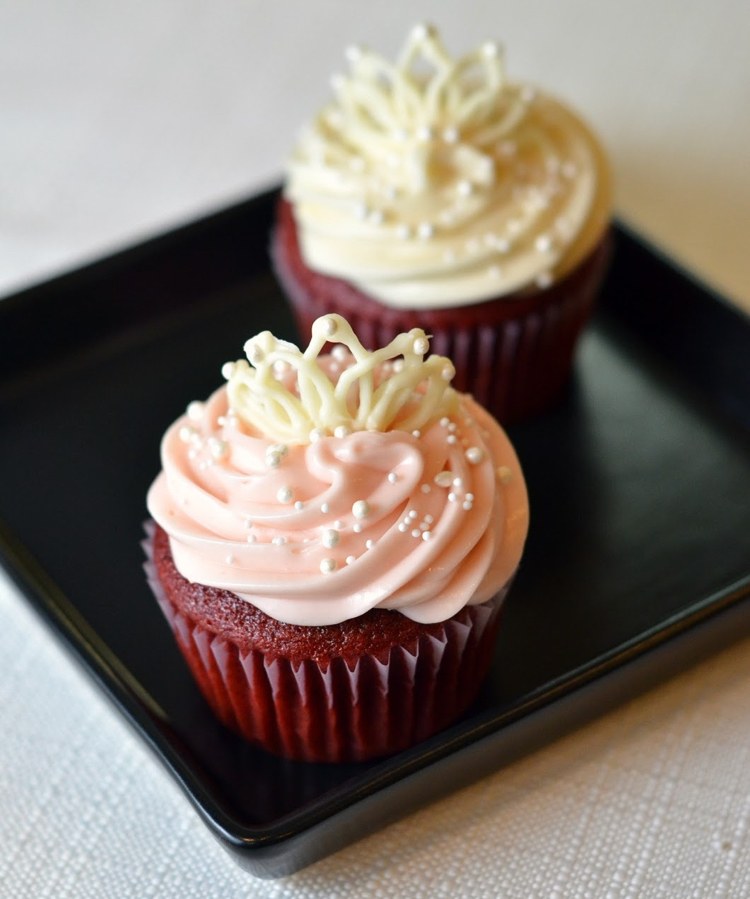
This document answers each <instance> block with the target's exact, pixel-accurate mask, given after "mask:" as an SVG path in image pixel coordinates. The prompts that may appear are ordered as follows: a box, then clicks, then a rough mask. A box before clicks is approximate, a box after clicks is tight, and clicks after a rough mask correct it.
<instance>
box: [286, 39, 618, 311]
mask: <svg viewBox="0 0 750 899" xmlns="http://www.w3.org/2000/svg"><path fill="white" fill-rule="evenodd" d="M347 56H348V60H349V64H350V70H349V73H348V74H347V75H339V76H336V77H335V78H334V81H333V89H334V94H335V97H334V100H333V101H332V102H331V103H330V104H328V105H327V106H326V107H324V108H323V109H322V110H321V111H320V113H319V114H318V115H317V116H316V117H315V118H314V120H313V121H312V123H311V124H310V125H309V127H308V128H307V129H306V130H305V131H304V133H303V135H302V137H301V139H300V141H299V143H298V145H297V147H296V149H295V151H294V154H293V156H292V159H291V162H290V165H289V172H288V179H287V184H286V195H287V197H288V198H289V200H290V201H291V202H292V204H293V209H294V215H295V219H296V222H297V226H298V231H299V236H300V246H301V250H302V254H303V257H304V259H305V261H306V263H307V264H308V265H309V266H310V267H311V268H313V269H315V270H316V271H320V272H322V273H324V274H329V275H334V276H336V277H341V278H344V279H346V280H349V281H351V282H352V283H354V284H355V285H356V286H357V287H359V288H360V289H361V290H362V291H364V292H365V293H367V294H369V295H370V296H373V297H375V298H377V299H379V300H381V301H383V302H384V303H386V304H388V305H392V306H397V307H412V308H413V307H426V308H428V307H433V308H434V307H440V306H445V305H455V304H457V303H467V302H476V301H480V300H483V299H489V298H492V297H496V296H499V295H504V294H510V293H514V292H517V291H518V290H521V289H523V288H525V287H527V286H529V285H533V284H535V283H536V284H539V285H541V286H544V285H546V284H548V283H551V282H552V281H554V280H556V279H557V278H559V277H561V276H562V275H564V274H565V273H566V272H567V271H569V270H570V269H571V268H572V267H573V266H574V265H575V264H576V263H577V262H578V261H580V260H581V259H582V258H583V257H584V256H585V255H586V253H587V252H588V251H589V250H590V249H591V248H592V247H593V245H594V243H595V242H596V241H597V240H598V239H599V237H600V236H601V234H602V233H603V230H604V228H605V227H606V224H607V220H608V218H609V215H610V204H611V196H610V193H611V188H610V180H609V174H608V168H607V163H606V160H605V157H604V154H603V152H602V149H601V147H600V144H599V142H598V140H597V139H596V138H595V137H594V136H593V134H592V133H591V131H590V130H589V129H588V127H587V126H586V125H585V124H584V123H583V122H582V121H581V119H580V118H579V117H578V116H577V115H576V114H575V113H574V112H572V111H571V110H570V109H569V108H568V107H567V106H565V105H563V104H561V103H560V102H558V101H557V100H555V99H553V98H552V97H550V96H549V95H547V94H544V93H541V92H539V91H537V90H534V89H532V88H531V87H529V86H528V85H521V84H516V83H512V82H510V81H508V79H507V77H506V75H505V70H504V65H503V58H502V53H501V51H500V48H499V47H498V46H497V45H496V44H494V43H486V44H484V45H483V46H481V47H480V48H479V49H477V50H476V51H474V52H473V53H470V54H468V55H467V56H464V57H462V58H459V59H454V58H453V57H451V56H450V54H449V53H448V52H447V50H446V49H445V47H444V46H443V44H442V42H441V40H440V38H439V36H438V34H437V32H436V31H435V30H434V29H433V28H431V27H428V26H418V27H417V28H415V29H414V30H413V31H412V33H411V35H410V37H409V39H408V41H407V44H406V46H405V48H404V51H403V53H402V55H401V57H400V59H399V60H398V61H397V62H396V63H395V64H393V63H390V62H388V61H386V60H385V59H383V58H381V57H380V56H378V55H377V54H375V53H373V52H371V51H369V50H366V49H363V48H352V49H350V50H349V51H348V53H347Z"/></svg>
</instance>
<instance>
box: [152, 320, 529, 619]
mask: <svg viewBox="0 0 750 899" xmlns="http://www.w3.org/2000/svg"><path fill="white" fill-rule="evenodd" d="M332 327H333V334H331V333H330V332H331V330H332ZM317 332H318V334H320V333H321V332H324V333H328V334H329V336H330V339H332V340H336V339H342V340H343V341H344V343H343V344H340V345H338V346H335V347H334V349H333V352H332V353H331V354H329V355H325V356H319V355H317V353H313V354H311V355H309V356H307V355H305V354H300V353H299V351H297V352H296V354H295V353H294V352H293V349H296V348H291V345H289V344H285V343H283V342H279V341H277V342H275V343H273V342H272V341H273V339H272V338H270V336H269V335H265V336H264V335H260V336H261V340H260V344H259V342H258V340H257V338H256V340H255V341H249V342H248V345H247V346H248V359H249V360H250V362H251V364H253V359H255V360H256V363H257V364H258V366H259V367H258V368H256V369H255V371H256V373H258V374H257V377H258V378H259V380H260V381H262V379H263V377H264V374H265V372H264V370H263V369H262V362H265V363H266V364H267V365H268V367H269V369H270V370H272V371H273V372H274V377H275V379H276V384H277V387H278V389H279V390H285V391H286V392H287V393H288V396H289V401H290V402H291V401H292V400H295V399H299V398H301V397H304V396H305V395H309V393H310V390H311V385H312V384H315V385H316V387H315V390H316V392H317V396H318V400H319V401H318V402H317V403H313V404H312V407H311V408H312V413H311V414H312V421H310V422H308V421H305V422H304V424H301V425H300V427H305V428H306V427H307V426H308V425H309V424H312V425H313V428H312V429H311V431H310V432H308V434H307V439H305V440H302V439H300V440H294V439H289V440H287V442H279V440H278V430H276V428H277V427H278V428H281V429H282V430H283V429H284V428H286V431H285V433H286V434H287V436H289V435H290V433H291V432H290V431H289V430H288V425H289V422H290V421H292V420H293V419H294V415H293V414H292V415H288V414H287V413H288V410H289V409H290V408H291V407H290V406H289V405H288V404H284V403H283V402H282V401H281V399H280V398H279V397H277V401H276V404H275V405H273V406H268V405H266V406H265V407H264V409H265V414H266V416H267V419H266V421H265V423H264V425H263V427H262V429H261V428H260V427H259V426H258V423H257V421H256V420H254V415H253V402H254V401H253V400H252V398H251V399H250V400H249V401H248V396H251V397H252V392H251V391H250V392H249V393H248V391H247V390H246V389H239V390H238V387H239V388H242V386H243V385H245V388H246V387H247V382H248V380H251V381H252V380H253V378H248V373H249V372H248V367H247V366H246V364H242V365H240V364H238V363H235V364H233V365H231V366H229V367H228V368H226V369H225V374H226V375H228V377H229V383H228V384H227V385H225V386H224V387H221V388H220V389H219V390H217V391H216V392H215V393H214V394H213V395H212V396H211V397H210V398H209V399H208V400H207V401H206V402H205V403H198V402H194V403H191V404H190V406H189V407H188V410H187V412H186V414H185V415H184V416H182V417H181V418H179V419H178V420H177V421H176V422H175V423H174V424H173V425H172V426H171V427H170V428H169V429H168V431H167V433H166V434H165V436H164V439H163V441H162V449H161V456H162V471H161V473H160V474H159V476H158V477H157V479H156V480H155V482H154V484H153V485H152V487H151V489H150V491H149V495H148V508H149V511H150V513H151V515H152V516H153V518H154V519H155V520H156V521H157V523H158V524H159V525H160V526H161V527H163V528H164V529H165V530H166V532H167V533H168V535H169V538H170V545H171V549H172V554H173V557H174V561H175V564H176V566H177V568H178V570H179V571H180V573H181V574H182V575H183V576H184V577H186V578H187V579H188V580H190V581H194V582H199V583H203V584H208V585H212V586H216V587H220V588H223V589H227V590H231V591H232V592H234V593H235V594H237V595H238V596H240V597H241V598H243V599H245V600H247V601H248V602H251V603H253V604H254V605H256V606H258V607H259V608H260V609H261V610H262V611H264V612H266V613H267V614H268V615H271V616H272V617H274V618H276V619H278V620H281V621H287V622H292V623H295V624H303V625H322V624H333V623H337V622H339V621H343V620H346V619H349V618H354V617H357V616H359V615H362V614H364V613H365V612H367V611H368V610H369V609H372V608H383V609H398V610H400V611H401V612H402V613H403V614H404V615H406V616H408V617H409V618H412V619H414V620H416V621H420V622H434V621H442V620H445V619H447V618H449V617H450V616H451V615H453V614H455V612H457V611H458V610H459V609H460V608H462V607H463V606H464V605H466V604H473V603H480V602H484V601H486V600H488V599H489V598H491V597H492V596H493V595H494V594H495V593H496V592H497V591H498V590H499V589H500V588H501V587H502V586H504V585H505V584H506V583H507V582H508V580H509V579H510V578H511V577H512V575H513V573H514V572H515V570H516V568H517V566H518V562H519V559H520V557H521V552H522V549H523V544H524V540H525V536H526V530H527V525H528V505H527V498H526V489H525V485H524V480H523V476H522V474H521V470H520V467H519V464H518V461H517V459H516V456H515V453H514V451H513V449H512V447H511V445H510V443H509V441H508V438H507V437H506V435H505V433H504V432H503V431H502V429H501V428H500V426H499V425H498V424H497V422H495V420H494V419H493V418H491V417H490V416H489V414H488V413H487V412H485V411H484V410H483V409H482V408H481V407H479V406H478V405H477V404H476V403H474V401H473V400H472V399H471V398H470V397H468V396H465V395H459V394H456V393H455V392H454V391H453V390H452V389H451V388H450V387H449V386H446V379H445V376H444V375H445V371H446V365H447V360H440V358H439V357H437V359H438V360H439V362H438V366H439V370H437V368H435V366H434V363H430V367H427V368H426V367H425V366H426V363H427V362H430V360H423V359H422V356H423V355H424V354H425V353H426V351H427V349H428V341H427V339H426V337H425V335H424V333H423V332H420V331H413V332H410V334H409V335H401V337H402V338H404V337H405V338H406V340H401V342H400V343H398V344H396V345H395V346H394V345H389V348H385V350H387V351H391V352H401V353H402V355H401V356H400V357H399V358H395V359H392V358H386V356H387V353H386V354H383V351H380V352H381V355H380V356H377V355H376V354H368V353H367V352H366V351H364V350H362V348H361V344H359V343H358V341H356V338H354V337H353V335H351V331H350V329H348V326H347V325H346V323H345V322H344V321H343V320H342V319H340V318H339V317H338V316H326V317H325V319H324V320H323V326H322V327H318V328H317ZM397 340H398V338H397ZM314 342H315V338H313V343H314ZM407 343H408V346H409V347H411V348H412V350H411V355H409V350H408V349H407V346H406V344H407ZM259 345H262V346H264V347H265V349H264V350H263V360H261V359H260V358H259V357H258V353H257V348H258V346H259ZM415 345H416V349H414V348H415ZM352 350H353V351H354V352H352ZM279 353H281V354H282V356H283V360H284V361H285V363H286V364H285V365H284V366H280V365H278V364H277V363H278V362H279V355H278V354H279ZM372 357H375V364H374V365H373V358H372ZM431 358H432V359H434V358H436V357H431ZM290 360H291V361H290ZM404 372H406V373H408V374H409V377H399V376H403V374H404ZM321 374H322V375H323V376H324V379H325V382H326V384H325V385H324V384H321V382H320V381H319V377H320V375H321ZM353 374H354V375H356V377H353ZM370 375H371V376H372V380H369V376H370ZM393 378H395V383H396V384H398V385H399V390H397V391H395V393H394V392H388V391H387V385H388V383H389V382H390V381H391V379H393ZM436 380H440V382H441V384H440V385H438V387H439V390H438V392H439V393H440V398H439V399H438V400H437V401H434V397H433V401H432V405H431V407H430V410H429V414H428V415H427V416H426V417H424V418H423V420H422V421H421V423H420V427H413V428H412V429H411V430H406V429H404V428H403V427H402V426H401V425H402V423H403V422H404V421H406V420H407V419H405V418H404V417H403V415H404V410H406V411H408V413H409V416H411V415H412V414H413V413H414V411H415V404H418V403H419V401H420V400H421V399H424V398H425V397H428V396H430V391H431V389H432V388H434V387H435V384H434V382H435V381H436ZM342 383H343V384H347V383H348V384H349V388H348V390H347V391H346V400H345V406H346V407H347V408H348V409H349V416H348V418H346V420H344V418H345V416H344V415H343V414H342V409H341V408H337V409H333V411H332V407H331V405H330V403H329V402H327V400H326V397H328V393H327V391H328V389H329V387H330V389H332V390H333V391H334V392H335V389H336V387H337V386H338V385H341V384H342ZM326 385H328V386H326ZM379 391H380V393H379ZM261 392H262V391H261ZM396 395H397V396H396ZM385 396H388V397H389V402H388V403H384V404H381V405H380V406H379V407H378V408H379V409H380V413H383V414H382V416H381V417H378V415H376V419H377V421H378V422H379V424H380V425H381V429H378V430H375V429H373V428H374V426H375V424H376V420H375V419H373V418H372V416H371V417H370V418H369V420H368V419H367V418H366V417H365V418H362V416H361V412H362V409H363V408H364V407H367V408H370V409H372V408H373V406H377V399H382V398H383V397H385ZM232 397H235V398H237V397H240V398H243V399H244V401H246V402H245V403H244V404H243V403H238V404H235V402H234V400H232V399H231V398H232ZM321 398H323V399H322V400H321ZM260 401H261V400H258V402H260ZM247 402H249V403H250V405H247ZM386 406H387V407H388V408H387V411H385V407H386ZM257 408H258V407H257V405H256V406H255V410H256V411H257ZM284 410H287V411H286V412H285V411H284ZM358 416H359V418H358ZM268 417H270V418H271V419H273V418H274V417H275V418H276V424H275V425H274V424H273V423H271V424H269V421H268ZM412 424H413V421H409V425H410V426H411V425H412ZM270 432H273V433H270ZM292 436H293V435H292Z"/></svg>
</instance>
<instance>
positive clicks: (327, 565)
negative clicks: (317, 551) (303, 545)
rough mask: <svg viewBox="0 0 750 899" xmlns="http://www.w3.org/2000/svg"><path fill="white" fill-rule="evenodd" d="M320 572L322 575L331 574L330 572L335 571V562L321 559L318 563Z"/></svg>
mask: <svg viewBox="0 0 750 899" xmlns="http://www.w3.org/2000/svg"><path fill="white" fill-rule="evenodd" d="M320 570H321V571H322V572H323V574H331V572H332V571H335V570H336V560H335V559H323V561H322V562H321V563H320Z"/></svg>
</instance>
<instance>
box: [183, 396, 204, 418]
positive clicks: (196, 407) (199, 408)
mask: <svg viewBox="0 0 750 899" xmlns="http://www.w3.org/2000/svg"><path fill="white" fill-rule="evenodd" d="M204 409H205V405H204V404H203V403H201V402H200V401H199V400H193V402H192V403H190V404H189V406H188V407H187V417H188V418H189V419H190V420H191V421H199V420H200V419H201V418H203V411H204Z"/></svg>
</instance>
